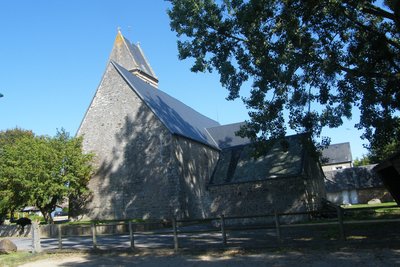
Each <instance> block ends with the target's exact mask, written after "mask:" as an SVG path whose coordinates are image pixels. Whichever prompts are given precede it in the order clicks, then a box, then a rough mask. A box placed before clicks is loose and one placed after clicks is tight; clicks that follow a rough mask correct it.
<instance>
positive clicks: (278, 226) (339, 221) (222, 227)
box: [56, 206, 400, 251]
mask: <svg viewBox="0 0 400 267" xmlns="http://www.w3.org/2000/svg"><path fill="white" fill-rule="evenodd" d="M335 209H336V210H335V211H332V210H331V211H330V212H325V213H320V212H292V213H278V212H275V213H273V214H264V215H257V216H223V215H221V216H220V217H214V218H205V219H190V220H187V219H186V220H185V219H176V218H172V219H171V221H170V223H169V225H168V226H167V227H166V228H164V229H162V230H156V231H145V229H150V228H151V226H160V222H155V223H148V222H147V223H134V222H132V221H123V222H114V223H92V224H91V225H84V226H82V225H81V226H71V225H61V224H59V225H56V226H57V234H58V235H57V236H58V248H59V249H62V248H63V238H65V237H66V235H63V232H65V231H63V228H64V227H84V228H87V229H90V233H91V238H92V248H93V249H98V248H99V244H98V237H99V236H104V235H105V234H104V233H105V232H106V231H104V228H105V227H110V228H113V229H117V228H120V229H127V230H124V231H122V232H125V233H128V234H129V240H130V248H132V249H133V248H135V234H141V235H159V236H162V235H170V236H171V235H172V236H173V244H174V250H175V251H178V250H179V249H180V248H181V244H180V239H181V237H183V235H184V234H194V235H195V234H201V233H220V238H221V239H220V242H221V245H222V246H227V245H229V239H228V237H227V232H234V231H243V232H246V231H249V230H254V229H270V230H271V229H272V230H274V231H275V235H276V242H277V244H278V245H279V244H281V243H282V235H283V233H285V231H288V230H286V229H290V228H292V229H295V228H300V227H303V228H304V227H305V228H307V227H310V229H312V227H314V228H315V227H318V226H330V227H332V226H334V228H336V229H337V231H336V232H337V233H338V236H337V237H336V240H341V241H346V229H345V228H346V225H351V224H370V223H381V222H400V219H399V218H396V219H390V220H363V221H347V220H344V217H345V216H344V210H343V208H341V207H338V206H335ZM355 210H356V209H352V210H350V211H349V210H347V211H346V212H351V211H355ZM287 216H289V217H290V216H308V217H310V218H313V219H314V220H313V223H294V224H288V223H282V221H285V220H282V218H283V217H287ZM321 217H330V219H328V220H327V219H318V218H321ZM249 219H250V220H254V219H264V220H265V221H269V222H272V223H264V224H256V225H255V224H244V225H238V224H227V222H229V221H235V222H237V221H238V220H249ZM205 223H209V224H213V225H214V227H213V228H204V229H202V228H200V229H196V230H193V229H189V230H187V227H186V226H188V225H204V224H205ZM100 229H103V230H102V231H100V232H101V233H102V234H99V230H100ZM109 234H115V232H114V233H113V232H112V231H111V233H109Z"/></svg>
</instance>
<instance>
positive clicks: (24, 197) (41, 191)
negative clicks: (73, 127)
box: [0, 131, 92, 222]
mask: <svg viewBox="0 0 400 267" xmlns="http://www.w3.org/2000/svg"><path fill="white" fill-rule="evenodd" d="M81 143H82V139H81V138H71V137H70V136H69V135H68V134H67V133H66V132H65V131H61V132H58V133H57V135H56V136H55V137H48V136H34V135H31V136H22V137H19V138H16V139H14V141H13V142H10V143H8V144H2V146H1V151H0V194H1V195H4V196H6V197H7V198H6V200H5V201H4V202H5V203H2V205H3V206H4V205H7V206H8V207H9V210H13V209H15V208H19V207H21V206H23V205H34V206H36V207H37V208H39V209H40V211H41V212H42V214H43V216H44V218H45V221H46V222H51V221H52V218H51V215H50V214H51V212H52V211H54V210H55V208H56V205H57V204H61V203H62V202H64V201H66V200H68V198H69V197H74V198H76V197H77V196H79V197H85V196H86V195H87V194H88V192H89V191H88V189H87V183H88V181H89V179H90V176H91V174H92V165H91V159H92V155H90V154H89V155H88V154H83V153H82V149H81Z"/></svg>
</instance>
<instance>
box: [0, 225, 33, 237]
mask: <svg viewBox="0 0 400 267" xmlns="http://www.w3.org/2000/svg"><path fill="white" fill-rule="evenodd" d="M30 236H31V226H30V225H27V226H25V228H24V229H22V227H21V226H19V225H0V237H30Z"/></svg>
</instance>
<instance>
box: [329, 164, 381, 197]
mask: <svg viewBox="0 0 400 267" xmlns="http://www.w3.org/2000/svg"><path fill="white" fill-rule="evenodd" d="M375 166H376V165H367V166H360V167H353V168H345V169H341V170H333V171H326V172H324V174H325V177H326V181H325V187H326V190H327V192H340V191H343V190H354V189H366V188H376V187H383V183H382V181H381V179H379V177H378V175H377V174H376V173H375V172H373V171H372V169H373V168H374V167H375Z"/></svg>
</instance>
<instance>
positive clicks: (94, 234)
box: [92, 223, 97, 249]
mask: <svg viewBox="0 0 400 267" xmlns="http://www.w3.org/2000/svg"><path fill="white" fill-rule="evenodd" d="M92 239H93V248H94V249H97V240H96V223H92Z"/></svg>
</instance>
